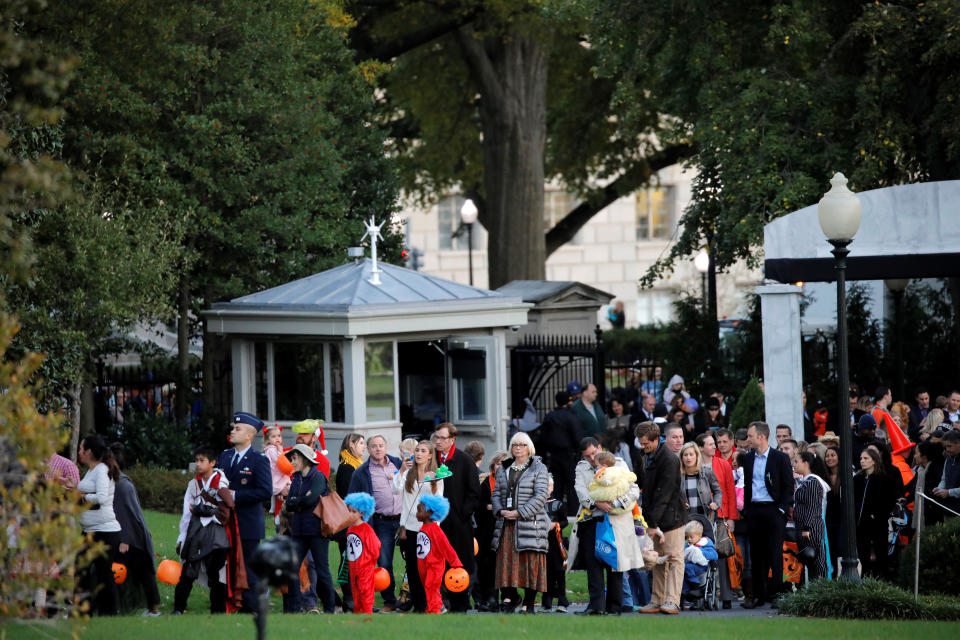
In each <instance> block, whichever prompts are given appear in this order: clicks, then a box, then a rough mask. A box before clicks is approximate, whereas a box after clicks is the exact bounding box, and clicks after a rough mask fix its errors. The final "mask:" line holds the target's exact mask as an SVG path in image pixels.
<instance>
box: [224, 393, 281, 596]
mask: <svg viewBox="0 0 960 640" xmlns="http://www.w3.org/2000/svg"><path fill="white" fill-rule="evenodd" d="M261 428H263V421H262V420H261V419H260V418H258V417H257V416H255V415H253V414H252V413H247V412H245V411H238V412H237V413H235V414H234V416H233V430H231V431H230V444H232V445H233V448H232V449H226V450H224V451H223V453H221V454H220V458H219V459H218V460H217V467H218V468H219V469H222V470H223V472H224V473H225V474H226V476H227V480H229V481H230V490H231V491H232V492H233V500H234V502H235V503H236V512H237V527H238V528H239V530H240V545H241V547H242V548H243V558H244V564H245V565H246V569H247V584H248V585H249V586H250V588H249V589H248V590H247V591H244V592H243V605H244V610H245V611H249V612H252V611H255V610H256V593H255V591H254V589H255V588H256V586H257V582H259V578H258V577H257V575H256V574H255V573H254V572H253V569H251V568H250V558H252V557H253V552H254V550H256V548H257V545H259V544H260V541H261V540H263V536H264V533H265V530H264V519H263V513H264V511H263V503H264V502H267V501H269V500H270V496H271V495H272V493H273V483H272V479H271V476H270V460H268V459H267V456H265V455H263V454H262V453H260V452H259V451H254V450H253V446H252V445H253V439H254V437H255V436H256V435H257V432H258V431H259V430H260V429H261Z"/></svg>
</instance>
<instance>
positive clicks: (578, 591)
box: [144, 510, 587, 613]
mask: <svg viewBox="0 0 960 640" xmlns="http://www.w3.org/2000/svg"><path fill="white" fill-rule="evenodd" d="M144 516H145V517H146V520H147V526H148V527H149V528H150V532H151V533H152V534H153V549H154V552H155V553H156V554H157V555H158V556H159V558H158V562H159V560H160V559H163V558H172V559H174V560H178V558H177V557H176V553H175V549H176V546H177V531H178V529H177V528H178V525H179V523H180V516H179V515H175V514H170V513H161V512H159V511H149V510H148V511H145V512H144ZM273 535H274V529H273V523H272V522H270V521H269V520H268V523H267V537H268V538H269V537H271V536H273ZM339 566H340V551H339V549H338V548H337V545H336V544H334V543H331V544H330V571H331V572H332V573H334V575H336V571H337V567H339ZM393 569H394V575H395V576H397V577H398V579H399V577H400V576H402V575H403V571H404V562H403V559H402V558H401V557H400V551H399V549H398V550H397V552H396V553H395V554H394V557H393ZM157 586H158V587H159V588H160V598H161V600H162V604H161V605H160V610H161V611H163V612H164V613H169V612H170V611H171V610H172V609H173V587H172V586H171V585H167V584H164V583H162V582H160V583H158V585H157ZM567 590H568V591H571V592H572V593H570V594H569V597H570V599H571V600H572V601H575V602H576V601H583V602H585V601H586V600H587V576H586V574H585V573H584V572H582V571H578V572H575V573H573V574H570V575H568V576H567ZM381 604H382V601H381V599H380V596H379V595H378V596H377V598H376V601H375V602H374V606H377V607H379V606H380V605H381ZM209 606H210V600H209V592H208V591H207V590H206V589H203V588H202V587H194V589H193V592H192V593H191V594H190V600H189V601H188V603H187V609H188V613H206V612H207V611H209ZM271 608H272V611H275V612H279V611H281V609H282V607H281V604H280V599H279V598H278V597H277V598H274V599H273V601H272V607H271Z"/></svg>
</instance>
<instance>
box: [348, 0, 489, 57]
mask: <svg viewBox="0 0 960 640" xmlns="http://www.w3.org/2000/svg"><path fill="white" fill-rule="evenodd" d="M389 4H390V3H384V4H382V5H380V4H378V5H377V6H379V7H381V10H378V11H374V12H371V13H369V14H367V15H365V16H363V17H362V18H360V19H359V21H358V23H357V26H356V27H354V29H353V30H352V31H351V32H350V46H351V48H353V49H354V50H355V51H356V52H357V53H356V56H355V59H356V61H357V62H362V61H364V60H380V61H382V62H386V61H389V60H391V59H393V58H396V57H397V56H399V55H402V54H404V53H406V52H408V51H410V50H412V49H416V48H417V47H419V46H421V45H424V44H427V43H428V42H431V41H433V40H436V39H437V38H439V37H441V36H445V35H447V34H448V33H451V32H453V31H456V30H457V29H459V28H460V27H462V26H463V25H466V24H469V23H470V22H472V21H473V20H474V19H475V18H476V17H477V15H478V14H479V13H480V9H479V7H475V8H472V9H470V10H464V9H463V8H462V7H461V6H460V4H459V3H456V2H454V3H444V4H443V5H440V6H438V7H437V8H436V16H438V17H440V16H444V18H443V19H442V20H440V21H439V22H435V23H433V24H430V25H427V26H425V27H423V28H421V29H415V30H413V31H407V32H400V33H399V34H398V35H397V36H396V37H395V38H392V39H390V40H386V41H383V42H379V41H377V40H376V39H375V38H374V37H373V36H372V35H371V33H372V31H373V28H374V24H375V23H377V22H379V21H381V20H384V19H390V18H391V17H393V16H396V15H399V14H400V12H401V11H402V10H403V9H402V8H400V9H396V10H393V11H390V12H387V11H383V10H382V8H383V7H385V6H388V5H389Z"/></svg>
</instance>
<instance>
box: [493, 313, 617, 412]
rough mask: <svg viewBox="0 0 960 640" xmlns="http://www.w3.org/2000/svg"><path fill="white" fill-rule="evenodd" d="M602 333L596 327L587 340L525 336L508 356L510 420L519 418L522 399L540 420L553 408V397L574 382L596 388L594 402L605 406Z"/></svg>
mask: <svg viewBox="0 0 960 640" xmlns="http://www.w3.org/2000/svg"><path fill="white" fill-rule="evenodd" d="M602 335H603V332H602V331H601V330H600V327H599V326H598V327H597V328H596V330H595V331H594V337H590V336H527V337H526V338H525V339H524V340H523V342H521V343H520V344H518V345H517V346H516V347H514V348H513V351H512V352H511V353H510V372H511V385H510V386H511V404H510V410H511V415H512V416H513V417H517V416H522V415H523V411H524V409H525V408H526V406H525V405H524V402H523V399H524V398H530V401H531V402H533V406H534V407H536V409H537V419H538V420H543V416H544V415H546V413H547V412H548V411H551V410H553V409H554V408H555V406H556V402H555V396H556V393H557V392H558V391H561V390H562V391H565V390H566V389H567V383H568V382H570V381H571V380H577V381H579V382H580V383H581V384H583V385H586V384H587V383H589V382H592V383H593V384H595V385H596V386H597V402H599V403H600V406H601V407H605V406H606V383H605V375H604V357H603V341H602Z"/></svg>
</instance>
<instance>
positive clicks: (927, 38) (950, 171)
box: [591, 0, 960, 285]
mask: <svg viewBox="0 0 960 640" xmlns="http://www.w3.org/2000/svg"><path fill="white" fill-rule="evenodd" d="M593 6H594V8H595V14H594V23H593V27H592V29H591V34H592V40H591V41H592V43H593V44H594V45H595V47H596V48H597V49H598V51H599V55H600V57H601V60H602V62H601V64H600V65H599V69H600V73H601V75H603V76H604V77H610V78H616V79H617V89H616V95H617V96H618V97H619V99H620V100H622V101H624V102H627V103H630V102H632V101H633V100H636V101H638V104H639V105H640V106H638V107H637V109H636V110H637V111H639V112H640V113H644V112H645V109H646V102H647V101H651V100H652V101H654V102H655V103H656V104H657V105H658V107H659V109H660V111H661V112H662V113H663V114H665V115H664V119H665V120H667V121H669V122H670V123H671V125H672V128H673V129H674V132H675V135H676V136H679V137H681V138H684V139H687V140H689V142H690V144H691V145H692V147H693V149H694V154H693V155H692V157H691V159H690V165H691V166H692V167H694V168H695V169H696V170H697V172H698V175H697V178H696V180H695V181H694V185H693V197H692V201H691V204H690V206H689V207H688V209H687V210H686V211H685V213H684V215H683V218H682V220H681V224H682V225H683V232H682V233H681V235H680V237H679V238H678V240H677V242H676V243H675V244H674V245H673V247H672V248H671V251H670V253H669V255H667V256H665V257H664V258H663V259H661V260H659V261H657V263H655V264H654V265H653V266H652V267H651V268H650V270H649V271H648V272H647V274H646V275H645V276H644V277H643V279H642V284H644V285H650V284H652V283H653V282H654V281H655V280H656V279H658V278H660V277H662V276H663V275H664V274H666V273H669V271H670V270H671V269H672V267H673V265H674V263H675V262H676V261H677V260H678V259H680V258H682V257H684V256H687V255H691V254H693V253H695V252H696V251H697V250H698V249H699V247H701V246H703V245H704V244H708V245H709V247H710V252H711V256H712V257H714V259H715V260H716V265H717V268H718V269H720V270H725V269H727V268H728V267H730V266H731V265H732V264H734V263H735V262H737V261H740V260H744V261H746V262H747V263H748V264H749V265H750V266H757V265H759V264H760V261H761V254H760V253H759V252H757V251H755V248H756V247H757V246H758V245H759V244H760V243H761V241H762V232H763V226H764V225H765V224H766V223H767V222H769V221H771V220H773V219H774V218H776V217H778V216H781V215H784V214H786V213H788V212H790V211H793V210H796V209H798V208H801V207H803V206H806V205H808V204H811V203H814V202H816V201H817V200H818V199H819V198H820V197H821V195H822V193H823V191H824V190H825V187H826V183H827V179H828V178H829V176H830V175H832V173H833V172H834V171H838V170H842V171H843V172H844V173H845V174H846V175H847V176H848V177H849V178H850V181H851V185H852V186H853V188H854V189H855V190H865V189H873V188H878V187H883V186H888V185H894V184H900V183H903V182H910V181H916V180H939V179H946V178H955V177H956V176H957V173H958V169H960V143H958V142H957V139H958V136H957V132H958V128H960V93H958V92H960V48H958V46H957V43H956V38H955V37H954V32H955V31H956V30H957V28H958V27H960V17H958V13H960V3H958V2H957V0H934V1H933V2H926V3H923V2H921V3H914V4H909V3H907V4H905V3H898V2H875V3H864V4H847V5H842V6H838V5H836V4H830V3H824V2H819V1H817V0H800V1H797V2H792V3H781V4H773V5H771V4H770V3H767V2H702V1H701V2H686V3H608V2H595V3H594V5H593Z"/></svg>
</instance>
